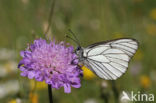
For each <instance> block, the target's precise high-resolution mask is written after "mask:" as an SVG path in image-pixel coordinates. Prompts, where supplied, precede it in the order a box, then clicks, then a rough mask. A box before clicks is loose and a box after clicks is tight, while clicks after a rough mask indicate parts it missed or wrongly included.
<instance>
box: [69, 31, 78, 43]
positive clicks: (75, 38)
mask: <svg viewBox="0 0 156 103" xmlns="http://www.w3.org/2000/svg"><path fill="white" fill-rule="evenodd" d="M68 31H69V32H70V33H71V34H72V35H73V37H74V40H75V41H76V43H77V44H78V45H79V46H80V41H79V40H78V39H77V37H76V35H75V34H74V33H73V32H72V30H71V29H68Z"/></svg>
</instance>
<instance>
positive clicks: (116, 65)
mask: <svg viewBox="0 0 156 103" xmlns="http://www.w3.org/2000/svg"><path fill="white" fill-rule="evenodd" d="M70 32H71V31H70ZM71 33H72V32H71ZM72 34H73V33H72ZM73 36H74V37H75V38H76V36H75V35H74V34H73ZM69 38H70V39H72V38H71V37H69ZM72 40H74V39H72ZM76 40H77V38H76ZM76 40H74V41H75V42H77V41H78V40H77V41H76ZM77 43H78V44H79V42H77ZM137 49H138V42H137V40H135V39H130V38H122V39H115V40H110V41H104V42H98V43H95V44H92V45H89V46H87V47H86V48H83V47H81V46H78V47H77V49H76V50H75V53H76V54H77V56H78V59H79V61H80V63H82V64H83V65H85V66H87V67H88V68H89V69H90V70H91V71H93V72H94V73H95V74H96V75H97V76H98V77H100V78H103V79H106V80H116V79H117V78H119V77H120V76H121V75H122V74H124V73H125V72H126V70H127V68H128V63H129V61H130V59H131V57H132V56H133V55H134V54H135V53H136V50H137Z"/></svg>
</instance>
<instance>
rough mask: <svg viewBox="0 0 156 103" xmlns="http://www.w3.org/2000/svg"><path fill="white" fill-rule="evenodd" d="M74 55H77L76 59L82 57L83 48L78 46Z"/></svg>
mask: <svg viewBox="0 0 156 103" xmlns="http://www.w3.org/2000/svg"><path fill="white" fill-rule="evenodd" d="M75 53H76V54H77V56H78V57H80V58H81V57H82V55H83V48H82V47H81V46H78V47H77V48H76V50H75Z"/></svg>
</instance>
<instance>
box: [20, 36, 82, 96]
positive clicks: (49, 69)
mask: <svg viewBox="0 0 156 103" xmlns="http://www.w3.org/2000/svg"><path fill="white" fill-rule="evenodd" d="M20 54H21V56H22V60H21V61H20V62H19V65H18V68H19V69H20V70H21V76H24V77H28V78H29V79H33V78H34V79H36V80H37V81H43V80H45V82H46V83H47V84H51V86H52V88H56V89H59V88H61V87H64V92H65V93H70V92H71V86H72V87H74V88H80V86H81V83H80V74H81V72H82V71H81V70H80V68H79V67H78V65H77V64H78V60H77V56H76V54H75V53H74V48H73V47H72V46H69V44H68V45H67V44H65V43H64V42H61V43H59V44H56V43H55V41H53V42H52V41H51V42H50V43H47V41H46V40H43V39H37V40H34V43H33V44H31V45H30V46H28V48H27V49H26V50H25V51H21V53H20Z"/></svg>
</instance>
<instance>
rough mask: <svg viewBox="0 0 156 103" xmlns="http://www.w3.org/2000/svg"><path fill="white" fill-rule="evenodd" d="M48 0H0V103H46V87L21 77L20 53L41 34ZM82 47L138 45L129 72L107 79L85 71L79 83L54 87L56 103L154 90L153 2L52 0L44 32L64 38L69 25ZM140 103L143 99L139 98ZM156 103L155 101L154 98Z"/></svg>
mask: <svg viewBox="0 0 156 103" xmlns="http://www.w3.org/2000/svg"><path fill="white" fill-rule="evenodd" d="M51 3H52V0H0V103H48V102H49V101H48V92H47V85H46V84H44V82H35V81H34V80H28V79H27V78H24V77H21V76H20V75H19V73H20V71H19V70H18V69H17V64H18V62H19V60H20V59H21V57H20V54H19V52H20V51H21V50H24V48H26V47H27V44H28V43H31V42H32V41H33V40H34V39H35V38H36V37H38V38H39V37H44V35H43V34H44V32H45V30H46V28H47V26H48V24H49V22H48V17H49V13H50V8H51ZM69 28H70V29H72V31H73V32H74V33H75V34H76V36H77V37H78V38H79V40H80V42H81V44H82V46H84V47H85V46H87V45H89V44H91V43H95V42H98V41H104V40H110V39H116V38H122V37H130V38H135V39H137V40H138V41H139V43H140V45H139V49H138V51H137V53H136V54H135V56H134V58H133V59H132V60H131V62H130V64H129V68H128V71H127V72H126V73H125V74H124V75H123V76H122V77H121V78H119V79H118V80H116V81H105V80H102V79H100V78H98V77H95V76H94V75H93V74H91V72H90V71H88V70H87V68H85V67H84V68H83V69H84V78H82V82H81V83H82V87H81V88H80V89H74V88H72V92H71V93H70V94H65V93H64V92H63V89H60V90H55V89H54V90H53V98H54V103H121V102H122V101H120V96H121V95H122V91H127V92H130V91H134V92H135V93H138V91H140V92H141V93H147V94H148V93H150V94H151V93H153V94H156V88H155V86H156V55H155V52H156V1H155V0H56V2H55V7H54V12H53V18H52V25H51V27H50V30H49V33H48V36H49V37H52V38H55V39H56V40H57V41H66V42H69V43H71V44H72V45H74V46H75V47H76V45H75V44H74V43H73V42H72V41H70V40H69V39H66V38H65V34H66V33H68V29H69ZM140 103H142V102H140ZM153 103H154V102H153Z"/></svg>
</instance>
